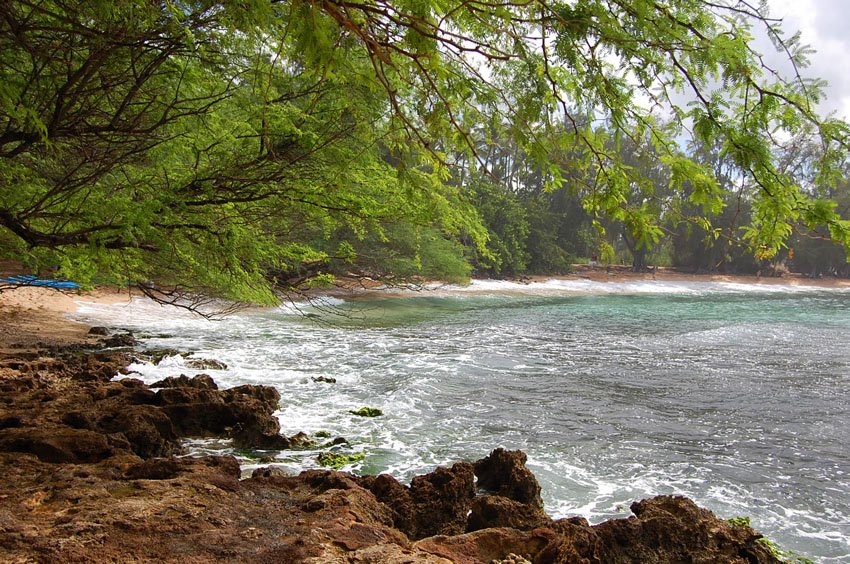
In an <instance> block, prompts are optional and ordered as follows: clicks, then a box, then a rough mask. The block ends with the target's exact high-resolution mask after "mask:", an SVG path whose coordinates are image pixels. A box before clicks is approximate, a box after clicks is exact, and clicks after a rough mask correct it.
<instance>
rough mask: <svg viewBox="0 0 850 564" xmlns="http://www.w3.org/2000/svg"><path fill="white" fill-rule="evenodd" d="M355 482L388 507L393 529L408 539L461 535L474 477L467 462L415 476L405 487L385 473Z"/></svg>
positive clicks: (470, 502)
mask: <svg viewBox="0 0 850 564" xmlns="http://www.w3.org/2000/svg"><path fill="white" fill-rule="evenodd" d="M359 483H360V484H361V485H362V486H363V487H365V488H366V489H368V490H370V491H371V492H372V493H373V494H374V495H375V497H376V498H377V499H378V500H379V501H381V502H382V503H384V504H385V505H387V506H388V507H389V508H390V510H391V511H392V514H393V523H394V524H395V527H396V528H398V529H399V530H400V531H402V532H404V533H405V534H406V535H407V536H408V537H410V538H412V539H421V538H425V537H429V536H432V535H453V534H458V533H461V532H463V531H464V530H465V529H466V516H467V514H468V513H469V509H470V507H471V506H472V500H473V499H474V498H475V480H474V474H473V470H472V465H471V464H469V463H467V462H458V463H457V464H454V465H453V466H452V467H451V468H443V467H440V468H437V469H436V470H434V471H433V472H431V473H430V474H425V475H424V476H416V477H415V478H413V480H412V481H411V483H410V487H409V488H408V487H405V486H403V485H402V484H399V483H398V482H397V481H396V480H395V479H394V478H392V477H391V476H388V475H386V474H382V475H380V476H376V477H371V476H370V477H366V478H361V479H360V482H359Z"/></svg>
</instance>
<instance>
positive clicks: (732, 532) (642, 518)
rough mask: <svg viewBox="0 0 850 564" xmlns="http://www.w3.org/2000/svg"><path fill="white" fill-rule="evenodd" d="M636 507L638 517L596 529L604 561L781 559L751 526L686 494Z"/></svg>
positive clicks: (696, 561)
mask: <svg viewBox="0 0 850 564" xmlns="http://www.w3.org/2000/svg"><path fill="white" fill-rule="evenodd" d="M631 509H632V512H633V513H634V514H635V516H634V517H629V518H628V519H614V520H611V521H606V522H604V523H600V524H599V525H596V526H595V527H593V529H594V531H595V532H596V534H597V536H598V537H599V539H600V541H601V547H602V550H601V557H602V560H603V561H604V562H610V563H611V564H620V563H622V564H626V563H632V562H647V563H654V562H658V563H662V562H694V563H706V564H708V563H711V562H728V563H740V564H745V563H752V562H759V563H778V562H780V561H779V560H778V559H777V558H776V557H775V556H773V554H771V552H770V550H768V548H767V547H766V546H765V545H764V544H762V543H759V542H756V541H757V540H758V539H760V538H761V535H759V534H758V533H756V532H755V531H753V530H752V529H751V528H749V527H733V526H731V525H729V524H728V523H727V522H726V521H723V520H721V519H718V518H717V517H715V515H714V514H713V513H712V512H711V511H709V510H707V509H702V508H700V507H698V506H697V505H696V504H695V503H694V502H693V501H691V500H690V499H688V498H686V497H681V496H658V497H655V498H652V499H647V500H643V501H638V502H635V503H633V504H632V505H631Z"/></svg>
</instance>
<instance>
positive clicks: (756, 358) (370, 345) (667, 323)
mask: <svg viewBox="0 0 850 564" xmlns="http://www.w3.org/2000/svg"><path fill="white" fill-rule="evenodd" d="M294 309H295V308H293V307H291V306H290V307H284V308H279V309H275V310H271V311H263V312H252V313H243V314H240V315H236V316H232V317H229V318H227V319H225V320H223V321H218V322H209V321H205V320H201V319H197V318H192V317H187V316H185V315H183V314H180V313H175V312H173V311H172V310H168V309H164V308H161V307H159V306H155V305H153V304H150V303H147V302H144V301H136V302H134V303H133V304H131V305H129V306H123V305H117V306H102V305H101V306H95V305H85V304H84V305H83V307H82V308H81V310H80V312H79V314H78V315H79V316H80V317H82V318H83V319H85V320H87V321H89V322H94V323H101V324H103V323H107V324H111V325H113V326H120V327H128V328H133V329H136V330H137V331H140V332H142V333H146V334H148V335H150V336H148V337H147V338H146V340H145V344H146V346H149V347H152V348H160V347H170V348H177V349H181V350H193V351H197V353H196V356H204V357H210V358H216V359H218V360H222V361H224V362H226V363H227V364H228V366H229V368H228V370H226V371H214V372H210V373H211V374H212V375H213V376H214V378H215V379H216V381H217V382H219V385H220V386H223V387H226V386H232V385H238V384H245V383H256V384H269V385H274V386H276V387H277V388H278V389H279V390H280V392H281V395H282V396H283V400H282V402H281V410H280V412H279V413H278V415H279V417H280V420H281V425H282V427H283V430H284V433H285V434H293V433H295V432H298V431H306V432H308V433H315V432H316V431H319V430H327V431H329V432H331V433H332V434H333V435H334V436H337V435H342V436H345V437H347V438H348V439H349V441H351V443H352V445H353V449H354V450H355V451H359V452H363V453H365V455H366V457H365V460H364V461H363V462H362V463H361V464H358V465H356V466H353V467H351V468H350V469H352V470H354V471H356V472H361V473H378V472H390V473H392V474H394V475H395V476H397V477H399V478H402V479H409V478H410V477H411V476H412V475H414V474H416V473H422V472H427V471H430V470H432V469H433V468H434V466H435V465H438V464H445V463H449V462H452V461H457V460H476V459H478V458H481V457H483V456H485V455H486V454H487V453H488V452H489V451H490V450H491V449H492V448H494V447H497V446H503V447H506V448H511V449H522V450H524V451H526V452H527V453H528V456H529V466H530V467H531V468H532V469H533V470H534V472H535V473H536V474H537V476H538V478H539V480H540V482H541V485H542V486H543V496H544V501H545V503H546V507H547V510H548V511H549V513H551V514H553V515H557V516H568V515H577V514H578V515H583V516H585V517H587V518H589V519H590V520H591V521H593V522H596V521H600V520H603V519H607V518H610V517H617V516H626V515H628V514H629V511H628V505H629V504H630V503H631V502H632V501H634V500H637V499H641V498H645V497H647V496H652V495H657V494H663V493H676V494H683V495H687V496H689V497H692V498H693V499H695V500H696V501H697V502H698V503H699V504H700V505H703V506H705V507H708V508H710V509H712V510H713V511H714V512H715V513H717V514H718V515H719V516H721V517H733V516H739V515H746V516H749V517H750V518H751V520H752V523H753V526H754V527H756V528H757V529H759V530H760V531H761V532H763V533H765V534H766V535H767V536H768V537H770V538H771V539H772V540H775V541H776V542H778V543H779V544H780V545H782V546H784V547H785V548H788V549H792V550H794V551H797V552H799V553H800V554H803V555H806V556H808V557H810V558H814V559H816V560H817V561H819V562H820V561H822V562H850V423H848V422H850V403H848V399H850V346H848V345H850V292H848V291H846V290H818V289H812V288H796V289H792V288H784V289H783V288H777V287H744V286H738V285H732V284H711V283H702V284H699V283H691V284H684V283H682V284H664V283H654V282H643V283H632V284H628V283H624V284H610V283H609V284H605V283H590V282H574V283H565V282H562V283H558V282H551V283H541V284H537V285H532V286H518V285H510V284H505V283H483V282H482V283H477V284H475V285H473V286H472V288H470V289H466V290H459V289H458V290H437V291H431V292H422V293H419V294H414V295H407V294H401V295H397V296H394V297H390V298H381V299H376V298H371V299H367V298H359V299H348V300H345V301H341V300H327V301H325V302H324V303H323V304H320V305H319V307H318V308H317V307H314V306H310V305H302V306H300V307H299V309H301V310H303V311H305V312H307V313H312V314H319V315H321V316H322V317H321V318H320V319H319V320H318V321H317V319H316V318H315V317H312V316H309V317H307V318H305V317H303V316H299V315H296V314H295V311H294ZM133 368H134V369H136V370H138V371H139V372H140V373H141V375H142V376H141V377H142V378H143V379H145V380H146V381H148V382H151V381H153V380H155V379H159V378H161V377H163V376H166V375H174V374H177V373H181V372H182V373H185V374H193V373H196V372H198V371H193V370H191V369H187V368H185V367H184V366H183V359H182V358H181V357H172V358H168V359H166V361H164V362H163V363H161V364H160V365H159V366H151V365H148V364H137V365H134V366H133ZM318 376H325V377H330V378H335V379H336V380H337V382H336V384H326V383H320V382H315V381H314V380H313V378H314V377H318ZM363 406H370V407H378V408H380V409H382V410H383V411H384V414H385V415H384V416H383V417H378V418H374V419H366V418H360V417H356V416H354V415H351V414H349V413H348V410H350V409H356V408H359V407H363ZM194 445H195V448H197V449H198V450H205V449H215V448H223V447H222V445H216V444H211V443H208V442H200V441H199V442H196V443H194ZM237 454H239V455H241V456H245V457H246V458H245V459H244V462H245V463H246V468H249V469H250V468H251V467H252V466H253V465H254V461H253V459H252V458H250V457H251V456H253V455H254V453H237ZM275 456H276V461H277V463H279V464H281V465H283V466H284V467H286V468H289V469H291V470H293V471H297V470H299V469H302V468H308V467H315V466H316V462H315V456H316V451H303V452H284V453H280V454H276V455H275Z"/></svg>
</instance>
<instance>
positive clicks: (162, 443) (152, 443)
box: [98, 405, 180, 458]
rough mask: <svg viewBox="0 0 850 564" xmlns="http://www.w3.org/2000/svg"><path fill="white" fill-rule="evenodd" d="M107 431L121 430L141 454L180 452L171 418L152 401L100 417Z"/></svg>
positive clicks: (145, 456) (118, 432) (146, 456)
mask: <svg viewBox="0 0 850 564" xmlns="http://www.w3.org/2000/svg"><path fill="white" fill-rule="evenodd" d="M98 428H99V429H100V430H102V431H104V432H106V433H114V434H120V435H121V436H123V437H124V438H126V439H127V442H129V444H130V448H131V449H132V450H133V452H135V453H136V454H138V455H139V456H141V457H142V458H151V457H155V456H168V455H171V454H175V453H178V452H180V445H179V442H178V436H177V433H175V430H174V426H173V425H172V422H171V419H170V418H169V417H168V416H167V415H166V414H164V413H163V412H162V411H160V409H159V408H157V407H154V406H150V405H128V406H125V407H123V408H122V409H120V410H118V411H116V412H114V413H111V414H108V415H106V416H104V417H103V418H101V419H100V421H98Z"/></svg>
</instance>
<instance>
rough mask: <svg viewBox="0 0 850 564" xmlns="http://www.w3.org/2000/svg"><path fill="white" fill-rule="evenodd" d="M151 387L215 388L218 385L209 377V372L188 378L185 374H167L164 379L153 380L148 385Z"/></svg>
mask: <svg viewBox="0 0 850 564" xmlns="http://www.w3.org/2000/svg"><path fill="white" fill-rule="evenodd" d="M150 387H151V388H203V389H207V390H217V389H218V385H217V384H216V383H215V381H214V380H213V379H212V378H211V377H210V375H209V374H198V375H196V376H193V377H192V378H189V377H188V376H186V375H185V374H181V375H180V376H169V377H168V378H165V379H164V380H160V381H158V382H154V383H153V384H151V385H150Z"/></svg>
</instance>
